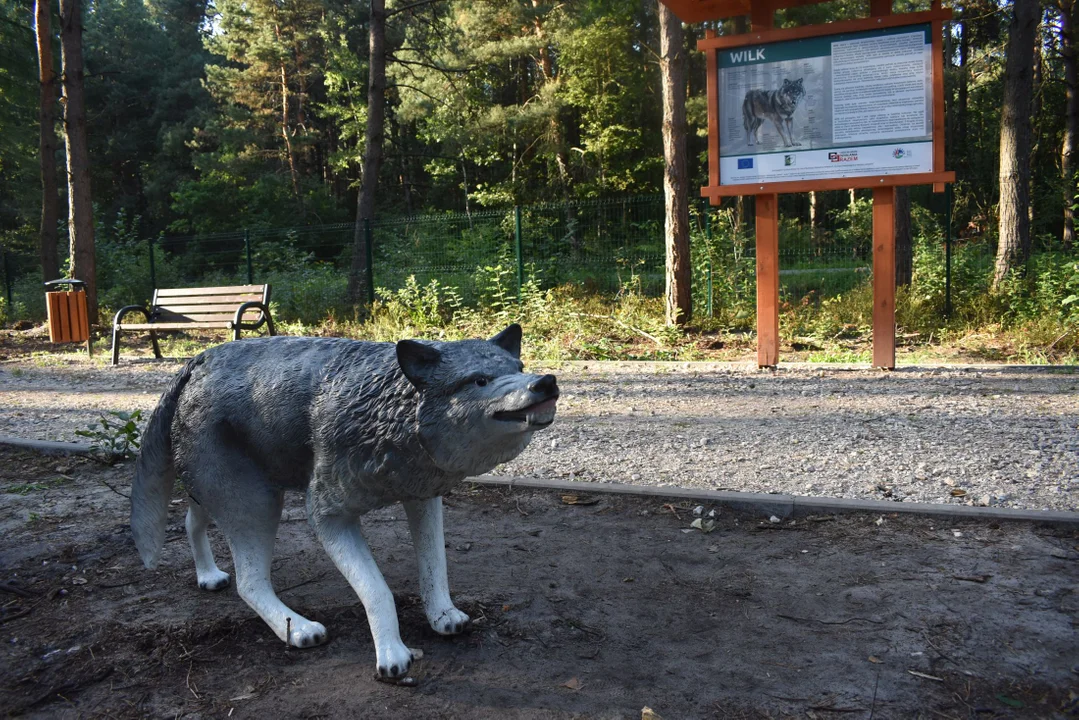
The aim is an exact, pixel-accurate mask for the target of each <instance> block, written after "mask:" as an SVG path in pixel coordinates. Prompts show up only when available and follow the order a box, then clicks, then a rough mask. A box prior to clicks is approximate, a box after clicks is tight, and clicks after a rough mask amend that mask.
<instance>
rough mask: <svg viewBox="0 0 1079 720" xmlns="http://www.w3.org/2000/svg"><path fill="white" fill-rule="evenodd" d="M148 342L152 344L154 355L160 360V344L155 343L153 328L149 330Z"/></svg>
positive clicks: (155, 336) (155, 334) (155, 337)
mask: <svg viewBox="0 0 1079 720" xmlns="http://www.w3.org/2000/svg"><path fill="white" fill-rule="evenodd" d="M150 342H151V343H153V345H154V357H155V358H157V359H158V360H160V359H161V358H162V357H164V356H163V355H162V354H161V346H159V345H158V344H157V333H155V332H154V331H153V330H151V331H150Z"/></svg>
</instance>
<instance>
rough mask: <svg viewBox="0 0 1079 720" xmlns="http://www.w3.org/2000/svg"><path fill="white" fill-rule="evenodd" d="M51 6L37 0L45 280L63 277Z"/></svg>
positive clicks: (42, 270) (40, 236)
mask: <svg viewBox="0 0 1079 720" xmlns="http://www.w3.org/2000/svg"><path fill="white" fill-rule="evenodd" d="M51 16H52V8H51V7H50V3H49V0H37V3H36V7H35V17H36V23H35V24H36V32H37V61H38V79H39V81H40V84H41V97H40V100H39V106H38V125H39V126H40V133H39V146H38V149H39V155H40V160H41V231H40V233H39V235H38V241H39V245H40V258H41V274H42V277H43V278H44V279H45V280H55V279H57V278H59V277H60V257H59V255H60V252H59V248H58V246H57V245H58V241H59V238H58V237H57V231H56V225H57V222H58V221H59V219H60V191H59V186H58V185H57V178H56V149H57V147H59V145H60V141H59V139H58V138H57V137H56V72H55V70H54V69H53V59H52V27H51V24H50V23H51V19H52V17H51Z"/></svg>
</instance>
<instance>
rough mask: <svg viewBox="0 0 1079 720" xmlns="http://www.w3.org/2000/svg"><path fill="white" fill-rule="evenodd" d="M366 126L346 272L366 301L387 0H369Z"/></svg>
mask: <svg viewBox="0 0 1079 720" xmlns="http://www.w3.org/2000/svg"><path fill="white" fill-rule="evenodd" d="M368 52H369V60H368V68H369V70H368V83H367V128H366V131H365V133H364V155H363V178H362V179H361V184H360V194H359V197H358V198H357V200H356V230H355V233H354V235H353V239H352V267H351V269H350V270H349V275H348V297H349V300H350V301H351V302H353V303H358V302H365V301H366V300H367V297H368V294H369V292H370V288H368V287H367V245H366V238H365V233H364V221H365V220H372V219H374V216H375V194H376V192H377V191H378V174H379V171H380V170H381V168H382V140H383V135H384V134H385V129H386V104H385V99H386V1H385V0H371V21H370V23H369V25H368Z"/></svg>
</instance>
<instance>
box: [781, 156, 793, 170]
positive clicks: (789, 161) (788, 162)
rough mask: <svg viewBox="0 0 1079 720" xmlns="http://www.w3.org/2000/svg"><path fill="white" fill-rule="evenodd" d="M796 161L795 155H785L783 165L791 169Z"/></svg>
mask: <svg viewBox="0 0 1079 720" xmlns="http://www.w3.org/2000/svg"><path fill="white" fill-rule="evenodd" d="M795 159H796V158H795V156H794V155H784V156H783V164H784V165H786V166H787V167H790V166H791V165H794V163H795Z"/></svg>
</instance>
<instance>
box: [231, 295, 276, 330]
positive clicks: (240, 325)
mask: <svg viewBox="0 0 1079 720" xmlns="http://www.w3.org/2000/svg"><path fill="white" fill-rule="evenodd" d="M251 308H257V309H258V310H259V313H260V317H259V319H258V321H257V322H255V323H245V322H244V321H243V318H244V313H245V312H247V311H248V310H250V309H251ZM266 324H268V325H269V331H270V334H271V335H274V334H275V333H274V326H273V318H272V317H270V308H268V307H266V304H265V303H261V302H258V301H256V300H252V301H249V302H245V303H243V304H241V305H240V307H238V308H237V309H236V315H235V317H233V319H232V328H233V331H234V337H235V339H237V340H239V339H240V330H241V329H243V330H258V329H259V328H260V327H262V326H263V325H266Z"/></svg>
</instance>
